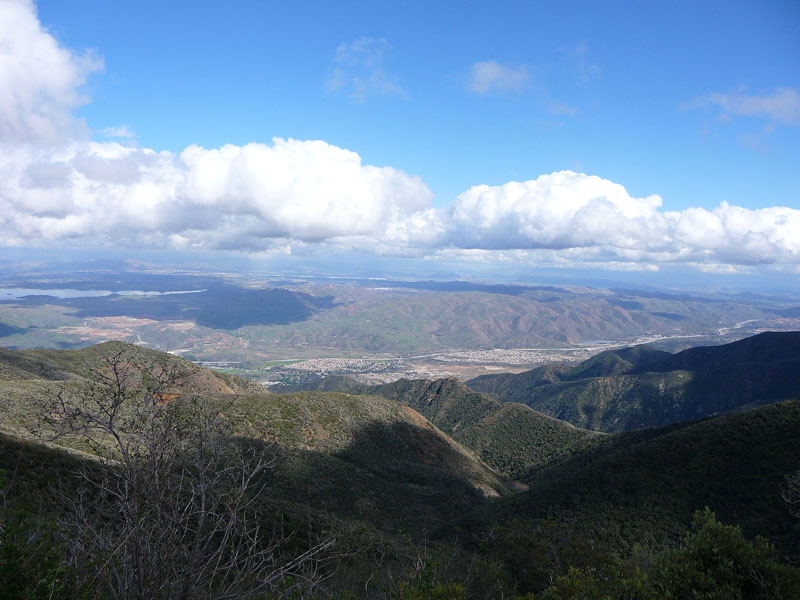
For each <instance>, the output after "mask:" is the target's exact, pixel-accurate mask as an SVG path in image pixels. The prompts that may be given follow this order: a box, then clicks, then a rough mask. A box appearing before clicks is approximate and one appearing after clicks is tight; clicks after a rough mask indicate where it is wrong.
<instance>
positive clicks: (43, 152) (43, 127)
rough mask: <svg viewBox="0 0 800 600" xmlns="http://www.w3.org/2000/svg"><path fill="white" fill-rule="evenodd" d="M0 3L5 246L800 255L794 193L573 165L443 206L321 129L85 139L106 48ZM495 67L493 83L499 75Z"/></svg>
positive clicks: (750, 260) (509, 256) (609, 256)
mask: <svg viewBox="0 0 800 600" xmlns="http://www.w3.org/2000/svg"><path fill="white" fill-rule="evenodd" d="M0 15H2V17H0V38H2V39H3V40H10V42H8V43H3V44H0V61H2V62H1V63H0V67H2V68H0V74H1V75H0V77H1V78H2V79H1V80H0V244H2V245H6V246H51V247H62V246H81V247H103V246H106V247H110V246H114V247H130V248H162V249H176V250H192V249H197V250H225V251H234V252H246V253H260V252H278V251H280V252H287V251H288V252H298V251H300V252H305V251H312V250H314V249H317V250H321V251H324V252H335V251H337V250H348V251H349V250H354V249H355V250H360V251H363V252H368V253H373V254H384V255H394V256H412V257H419V258H439V259H446V260H461V261H471V262H489V261H503V262H508V263H516V264H521V265H542V264H544V265H554V266H574V265H603V266H607V267H610V268H616V269H645V270H652V269H656V268H657V265H659V264H664V263H682V264H687V265H691V266H693V267H696V268H699V269H714V270H724V269H725V268H727V267H730V266H731V265H734V266H737V265H745V266H747V265H763V264H772V265H776V266H778V267H781V268H784V267H786V266H787V265H788V266H790V267H791V268H797V267H798V265H800V211H798V210H796V209H791V208H786V207H768V208H762V209H758V210H749V209H745V208H742V207H737V206H732V205H729V204H725V203H723V204H721V205H720V206H718V207H716V208H714V209H712V210H707V209H705V208H690V209H687V210H684V211H679V212H678V211H665V210H664V209H663V208H662V200H661V198H660V197H659V196H656V195H651V196H647V197H643V198H639V197H635V196H631V195H630V194H629V193H628V191H627V190H626V189H625V188H624V187H623V186H622V185H620V184H618V183H615V182H613V181H609V180H607V179H603V178H601V177H597V176H592V175H586V174H582V173H575V172H572V171H561V172H556V173H550V174H545V175H541V176H539V177H538V178H536V179H532V180H529V181H522V182H508V183H505V184H503V185H498V186H487V185H477V186H474V187H472V188H470V189H468V190H466V191H465V192H463V193H462V194H460V195H459V196H458V197H457V198H455V199H454V200H453V201H452V202H450V203H449V204H447V205H445V206H443V207H434V206H433V203H432V202H433V195H432V193H431V191H430V190H429V189H428V187H427V186H426V185H425V183H424V182H423V181H422V180H421V179H420V178H419V177H417V176H414V175H410V174H408V173H405V172H403V171H401V170H398V169H394V168H391V167H378V166H373V165H369V164H364V162H363V161H362V159H361V157H360V156H359V155H358V154H356V153H355V152H352V151H349V150H346V149H343V148H339V147H336V146H333V145H331V144H328V143H326V142H324V141H302V140H293V139H280V138H276V139H273V140H272V141H271V143H269V144H259V143H253V144H248V145H245V146H234V145H225V146H223V147H221V148H212V149H207V148H201V147H199V146H189V147H188V148H186V149H184V150H183V151H182V152H180V153H179V154H173V153H170V152H159V151H156V150H152V149H147V148H135V147H131V146H129V145H126V137H127V136H128V135H132V134H131V133H130V130H129V129H128V128H127V127H122V126H121V127H120V128H118V129H114V130H110V131H107V132H105V134H104V135H105V136H106V137H109V136H117V139H118V140H119V142H111V141H105V142H97V141H88V140H87V139H85V138H81V136H80V135H78V134H77V133H76V131H77V129H79V123H77V122H76V121H75V120H74V118H73V117H72V111H73V110H74V109H75V107H76V106H78V105H80V104H81V102H84V101H85V98H84V97H83V96H82V94H81V87H82V86H83V84H84V83H85V81H86V77H87V76H88V75H89V74H90V73H91V72H92V71H93V70H96V69H97V68H98V67H99V62H98V61H97V60H96V59H93V58H91V56H90V55H86V54H77V53H75V52H72V51H70V50H68V49H65V48H63V47H61V46H60V45H59V44H58V42H57V41H56V40H55V39H54V38H53V37H52V36H51V35H50V34H49V33H48V32H47V31H46V30H45V29H43V28H42V27H41V25H40V24H39V21H38V19H37V17H36V14H35V9H34V7H33V5H32V4H31V3H30V2H27V1H23V0H0ZM351 51H352V48H350V47H349V46H348V47H347V48H345V49H344V50H343V52H344V56H349V54H348V53H349V52H351ZM359 60H361V59H359ZM378 64H379V63H378ZM486 81H487V82H489V83H486V85H487V86H489V87H487V88H486V89H487V90H489V89H491V86H492V85H493V86H495V89H496V88H497V85H500V84H499V83H497V82H498V81H499V80H498V79H497V78H496V77H494V78H493V77H488V79H486ZM510 81H513V77H512V78H511V80H510ZM492 82H493V83H492ZM504 85H510V84H504ZM759 106H760V105H759ZM770 106H772V105H770ZM731 110H733V109H731ZM738 110H740V112H741V111H745V110H756V108H752V109H750V108H746V107H744V108H741V107H740V109H738ZM758 110H761V109H758ZM790 117H791V113H790ZM791 118H793V117H791Z"/></svg>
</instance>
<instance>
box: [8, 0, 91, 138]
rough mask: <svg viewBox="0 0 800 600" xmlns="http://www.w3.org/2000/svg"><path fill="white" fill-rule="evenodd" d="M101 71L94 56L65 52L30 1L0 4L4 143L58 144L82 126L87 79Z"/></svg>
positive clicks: (19, 0) (23, 0)
mask: <svg viewBox="0 0 800 600" xmlns="http://www.w3.org/2000/svg"><path fill="white" fill-rule="evenodd" d="M100 68H102V61H101V60H99V59H98V58H97V57H95V56H94V55H93V54H91V53H86V54H83V55H78V54H75V53H74V52H72V51H70V50H68V49H66V48H63V47H62V46H61V45H59V43H58V41H56V39H55V38H54V37H53V36H52V35H50V34H49V33H48V32H47V30H46V29H44V28H43V27H42V26H41V24H40V23H39V20H38V18H37V16H36V9H35V7H34V5H33V3H32V2H31V1H30V0H0V142H13V143H21V142H41V141H44V142H54V141H59V140H63V139H64V138H65V137H68V136H70V135H74V133H75V130H76V128H80V126H81V124H80V122H78V121H77V120H76V119H75V118H74V117H73V114H72V111H73V110H74V109H75V108H77V107H78V106H80V105H81V104H84V103H85V102H86V101H87V98H86V97H85V96H83V95H82V94H81V93H80V89H81V86H83V84H84V83H85V82H86V77H87V76H88V75H89V74H90V73H91V72H93V71H96V70H99V69H100Z"/></svg>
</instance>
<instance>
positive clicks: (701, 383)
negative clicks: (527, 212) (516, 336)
mask: <svg viewBox="0 0 800 600" xmlns="http://www.w3.org/2000/svg"><path fill="white" fill-rule="evenodd" d="M467 385H469V386H470V387H471V388H473V389H475V390H478V391H481V392H485V393H487V394H490V395H492V396H493V397H495V398H498V399H501V400H503V401H506V402H521V403H524V404H526V405H528V406H530V407H531V408H533V409H535V410H538V411H541V412H543V413H545V414H548V415H550V416H553V417H556V418H558V419H563V420H566V421H569V422H570V423H572V424H574V425H575V426H577V427H585V428H587V429H592V430H598V431H606V432H614V431H625V430H631V429H642V428H645V427H658V426H662V425H668V424H670V423H677V422H680V421H687V420H692V419H698V418H703V417H706V416H709V415H714V414H719V413H724V412H730V411H734V410H742V409H745V408H749V407H754V406H759V405H762V404H768V403H771V402H776V401H780V400H788V399H792V398H797V397H800V333H798V332H786V333H763V334H759V335H757V336H753V337H751V338H746V339H744V340H740V341H738V342H734V343H732V344H726V345H724V346H712V347H700V348H691V349H688V350H685V351H683V352H680V353H678V354H676V355H670V354H668V353H665V352H660V351H657V350H653V349H652V348H649V347H647V346H636V347H633V348H623V349H621V350H611V351H608V352H603V353H601V354H598V355H597V356H594V357H592V358H591V359H589V360H587V361H584V362H583V363H581V364H580V365H578V366H576V367H568V366H565V365H550V366H545V367H539V368H537V369H533V370H531V371H528V372H525V373H521V374H519V375H512V374H502V375H485V376H482V377H478V378H476V379H472V380H470V381H468V382H467Z"/></svg>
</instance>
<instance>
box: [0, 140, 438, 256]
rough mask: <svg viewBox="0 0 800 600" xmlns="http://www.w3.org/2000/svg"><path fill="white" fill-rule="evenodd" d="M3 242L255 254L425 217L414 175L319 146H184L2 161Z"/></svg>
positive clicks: (80, 150)
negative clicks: (173, 150)
mask: <svg viewBox="0 0 800 600" xmlns="http://www.w3.org/2000/svg"><path fill="white" fill-rule="evenodd" d="M0 169H2V171H3V172H4V173H5V174H6V177H4V178H3V180H2V181H0V210H2V212H3V214H4V215H5V217H3V218H2V220H3V221H4V227H3V229H4V231H3V235H2V241H3V242H4V243H5V244H15V245H19V244H24V243H26V242H30V241H32V240H52V239H70V238H81V239H83V240H84V241H88V240H99V241H103V240H105V241H108V242H112V241H113V242H114V243H119V244H125V243H127V244H130V245H138V244H141V243H147V244H152V245H155V246H157V247H169V246H172V245H177V246H180V247H184V248H191V247H201V248H208V249H239V250H263V249H265V248H268V247H270V246H271V245H272V244H273V243H274V241H275V240H278V239H293V240H299V241H304V242H320V241H325V240H330V239H333V238H339V237H349V236H375V237H378V236H380V235H381V234H382V233H383V232H384V231H385V230H386V228H387V227H388V226H389V225H390V224H391V223H393V222H395V221H398V220H401V219H403V218H406V217H409V216H410V215H413V214H415V213H417V212H420V211H422V210H424V209H425V208H427V207H428V206H429V204H430V202H431V196H432V195H431V192H430V190H429V189H428V188H427V186H425V184H424V183H423V182H422V180H421V179H419V177H414V176H411V175H407V174H405V173H403V172H401V171H398V170H396V169H392V168H390V167H374V166H371V165H364V164H362V162H361V158H360V157H359V155H358V154H356V153H354V152H350V151H348V150H343V149H341V148H338V147H336V146H332V145H330V144H327V143H325V142H321V141H298V140H292V139H289V140H283V139H278V138H276V139H274V140H273V142H272V144H271V145H267V144H248V145H246V146H232V145H227V146H223V147H222V148H217V149H210V150H209V149H205V148H201V147H199V146H190V147H188V148H186V149H185V150H184V151H183V152H182V153H181V154H180V155H177V156H176V155H173V154H170V153H167V152H161V153H158V152H155V151H153V150H149V149H135V148H129V147H125V146H122V145H120V144H114V143H88V144H73V145H71V146H69V147H62V148H60V149H58V150H57V151H54V152H52V153H50V154H47V155H42V153H41V152H36V153H33V152H31V151H30V150H26V149H20V150H18V151H17V152H15V153H12V154H11V155H6V156H5V157H4V158H2V159H0Z"/></svg>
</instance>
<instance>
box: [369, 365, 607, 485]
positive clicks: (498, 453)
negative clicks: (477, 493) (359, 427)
mask: <svg viewBox="0 0 800 600" xmlns="http://www.w3.org/2000/svg"><path fill="white" fill-rule="evenodd" d="M369 393H372V394H380V395H382V396H385V397H387V398H391V399H392V400H397V401H398V402H401V403H403V404H405V405H407V406H410V407H411V408H413V409H414V410H416V411H418V412H419V413H420V414H422V415H424V416H425V417H427V418H428V419H430V420H431V422H432V423H434V424H435V425H436V426H437V427H439V428H441V429H442V431H445V432H447V433H448V434H450V435H451V436H453V438H454V439H456V440H458V441H459V442H461V443H462V444H464V445H465V446H467V447H468V448H470V449H471V450H473V451H474V452H475V453H476V454H477V455H478V456H480V458H481V460H483V461H484V462H486V463H487V464H488V465H490V466H491V467H493V468H495V469H497V470H498V471H500V472H502V473H506V474H508V475H511V476H517V475H519V474H521V473H522V472H524V471H525V470H526V469H528V468H530V467H532V466H535V465H539V464H542V463H545V462H547V461H549V460H552V459H554V458H556V457H558V456H562V455H565V454H569V453H571V452H575V451H577V450H578V449H580V448H581V447H582V446H583V445H584V444H585V443H587V442H588V441H589V440H590V439H592V438H593V437H594V435H596V434H592V433H590V432H588V431H585V430H582V429H577V428H575V427H573V426H572V425H570V424H569V423H565V422H564V421H559V420H556V419H553V418H552V417H548V416H547V415H543V414H541V413H539V412H536V411H534V410H531V409H530V408H528V407H527V406H524V405H521V404H513V403H511V404H503V403H500V402H497V401H496V400H494V399H492V398H490V397H488V396H486V395H485V394H481V393H477V392H475V391H473V390H471V389H469V388H468V387H467V386H465V385H464V384H463V383H461V382H460V381H458V380H457V379H454V378H448V379H439V380H436V381H429V380H424V379H422V380H408V379H401V380H399V381H396V382H394V383H389V384H385V385H377V386H372V387H370V388H369Z"/></svg>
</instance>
